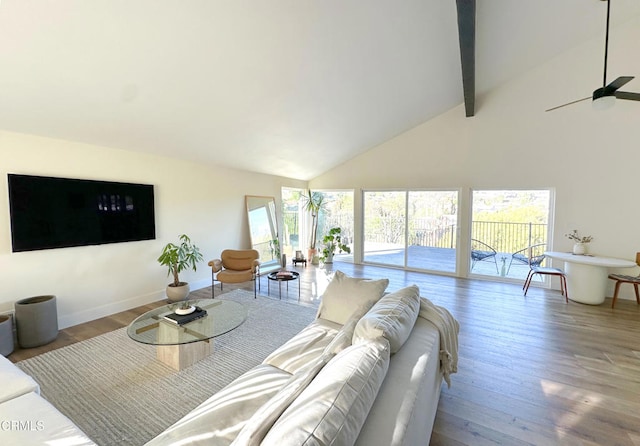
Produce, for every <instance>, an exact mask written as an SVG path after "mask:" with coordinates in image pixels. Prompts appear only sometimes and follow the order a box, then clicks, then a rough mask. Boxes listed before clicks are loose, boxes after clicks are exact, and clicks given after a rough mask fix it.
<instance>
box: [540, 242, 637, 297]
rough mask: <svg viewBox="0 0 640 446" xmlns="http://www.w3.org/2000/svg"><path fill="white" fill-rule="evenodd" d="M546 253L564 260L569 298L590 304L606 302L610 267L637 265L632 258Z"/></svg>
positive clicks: (550, 256)
mask: <svg viewBox="0 0 640 446" xmlns="http://www.w3.org/2000/svg"><path fill="white" fill-rule="evenodd" d="M544 255H546V256H547V257H549V258H552V259H557V260H562V261H563V262H564V272H565V275H566V276H567V289H568V294H569V299H571V300H573V301H574V302H580V303H583V304H589V305H600V304H601V303H603V302H604V298H605V294H606V290H607V277H608V276H609V268H633V267H635V266H637V265H636V263H635V262H633V261H631V260H624V259H616V258H613V257H602V256H594V255H577V254H572V253H570V252H557V251H547V252H545V253H544Z"/></svg>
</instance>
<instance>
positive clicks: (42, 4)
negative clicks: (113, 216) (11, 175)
mask: <svg viewBox="0 0 640 446" xmlns="http://www.w3.org/2000/svg"><path fill="white" fill-rule="evenodd" d="M605 13H606V3H605V2H602V1H598V0H561V1H560V0H534V1H514V0H478V2H477V25H476V26H477V47H476V92H477V97H478V101H477V102H476V114H480V113H482V96H483V94H486V93H487V92H488V91H489V90H490V89H491V88H493V87H495V86H497V85H499V84H501V83H503V82H505V81H507V80H509V79H510V78H513V77H514V76H517V75H518V74H520V73H523V72H525V71H526V70H528V69H530V68H532V67H535V66H536V65H539V64H541V63H543V62H544V61H546V60H549V59H551V58H552V57H554V56H556V55H558V54H560V53H561V52H563V51H565V50H567V49H569V48H571V47H574V46H576V45H578V44H580V43H581V42H583V41H585V40H589V39H593V38H600V37H601V38H602V39H603V41H604V21H605ZM638 15H640V1H639V0H612V25H614V26H615V25H616V23H620V22H623V21H625V20H627V19H629V18H632V17H637V16H638ZM639 50H640V48H639ZM561 75H562V74H561V73H560V74H559V76H561ZM461 79H462V77H461V72H460V52H459V48H458V34H457V22H456V4H455V0H401V1H397V0H366V1H365V0H268V1H264V0H253V1H249V0H225V1H221V0H0V129H2V130H8V131H14V132H22V133H29V134H34V135H41V136H47V137H53V138H61V139H66V140H72V141H79V142H85V143H90V144H95V145H101V146H108V147H114V148H120V149H125V150H134V151H141V152H150V153H155V154H159V155H167V156H172V157H175V156H178V157H181V158H184V159H190V160H195V161H201V162H206V163H216V164H221V165H226V166H230V167H234V168H239V169H246V170H251V171H256V172H263V173H269V174H275V175H282V176H287V177H292V178H298V179H303V180H306V179H311V178H313V177H315V176H317V175H319V174H321V173H323V172H325V171H327V170H328V169H331V168H332V167H334V166H336V165H338V164H340V163H342V162H344V161H346V160H348V159H350V158H353V157H354V156H356V155H357V154H359V153H362V152H363V151H366V150H368V149H370V148H372V147H374V146H376V145H378V144H380V143H382V142H384V141H386V140H388V139H390V138H392V137H393V136H395V135H397V134H399V133H402V132H404V131H406V130H408V129H410V128H412V127H414V126H416V125H418V124H419V123H421V122H424V121H426V120H428V119H431V118H433V117H435V116H437V115H439V114H441V113H443V112H444V111H447V110H449V109H451V108H453V107H455V106H457V105H459V104H461V103H462V80H461ZM460 113H464V111H462V110H461V112H460ZM469 119H473V118H469Z"/></svg>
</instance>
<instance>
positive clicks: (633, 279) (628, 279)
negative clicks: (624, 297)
mask: <svg viewBox="0 0 640 446" xmlns="http://www.w3.org/2000/svg"><path fill="white" fill-rule="evenodd" d="M636 263H637V264H638V266H640V252H638V253H636ZM609 279H612V280H615V281H616V288H615V291H614V292H613V300H612V301H611V308H613V306H614V305H615V304H616V300H617V299H618V291H620V285H622V284H623V283H631V284H633V288H634V289H635V291H636V302H638V304H640V292H638V285H640V275H638V276H625V275H623V274H609Z"/></svg>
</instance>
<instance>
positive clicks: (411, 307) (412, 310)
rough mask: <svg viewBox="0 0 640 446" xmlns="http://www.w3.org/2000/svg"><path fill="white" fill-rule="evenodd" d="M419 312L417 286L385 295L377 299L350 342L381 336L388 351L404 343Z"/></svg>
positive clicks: (396, 348) (398, 348) (418, 290)
mask: <svg viewBox="0 0 640 446" xmlns="http://www.w3.org/2000/svg"><path fill="white" fill-rule="evenodd" d="M419 312H420V289H419V288H418V287H417V286H416V285H411V286H408V287H406V288H402V289H400V290H398V291H395V292H393V293H389V294H386V295H385V296H383V297H382V298H381V299H380V300H379V301H378V302H376V303H375V304H374V305H373V307H372V308H371V310H369V312H368V313H367V314H365V315H364V316H363V317H362V319H360V321H359V322H358V325H357V326H356V329H355V332H354V335H353V343H354V344H356V343H358V342H360V341H361V340H370V339H375V338H377V337H380V336H382V337H384V338H385V339H387V340H388V341H389V345H390V346H391V353H392V354H393V353H396V352H397V351H398V350H400V348H401V347H402V345H403V344H404V343H405V341H406V340H407V338H408V337H409V335H410V334H411V330H412V329H413V326H414V324H415V323H416V319H417V318H418V313H419Z"/></svg>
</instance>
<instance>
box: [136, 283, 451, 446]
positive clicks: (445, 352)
mask: <svg viewBox="0 0 640 446" xmlns="http://www.w3.org/2000/svg"><path fill="white" fill-rule="evenodd" d="M387 284H388V280H386V279H382V280H363V279H354V278H350V277H348V276H346V275H344V274H342V273H341V272H340V271H337V272H336V274H335V276H334V279H333V280H332V282H331V283H330V284H329V286H328V287H327V290H326V292H325V294H324V296H323V299H322V303H321V305H320V308H319V311H318V317H317V319H316V320H314V321H313V322H312V323H311V324H309V325H308V326H307V327H306V328H304V329H303V330H302V331H301V332H299V333H298V334H297V335H296V336H294V337H293V338H292V339H290V340H289V341H288V342H286V343H285V344H284V345H282V346H281V347H280V348H278V349H277V350H276V351H274V352H273V353H272V354H271V355H269V356H268V357H267V358H266V359H265V360H264V362H263V363H262V364H261V365H259V366H257V367H255V368H253V369H251V370H249V371H248V372H247V373H245V374H243V375H242V376H240V377H239V378H237V379H236V380H235V381H233V382H232V383H231V384H229V385H228V386H227V387H225V388H224V389H222V390H221V391H220V392H218V393H216V394H215V395H213V396H212V397H211V398H209V399H208V400H207V401H205V402H204V403H202V404H201V405H200V406H198V407H197V408H196V409H194V410H193V411H192V412H190V413H189V414H187V415H186V416H185V417H183V418H182V419H181V420H179V421H178V422H176V423H175V424H174V425H173V426H171V427H169V428H168V429H167V430H165V431H164V432H163V433H161V434H160V435H159V436H157V437H156V438H154V439H153V440H151V441H150V442H149V443H147V446H160V445H178V444H179V445H214V446H217V445H233V446H247V445H263V446H302V445H308V446H310V445H335V446H346V445H354V444H356V445H361V446H394V445H406V446H409V445H411V446H414V445H427V444H428V443H429V439H430V437H431V430H432V428H433V422H434V419H435V414H436V410H437V406H438V400H439V397H440V389H441V384H442V380H443V378H444V379H445V380H446V381H447V382H449V375H450V374H451V373H455V371H456V366H457V335H458V328H459V327H458V323H457V321H456V320H455V319H454V318H453V317H451V315H450V313H449V312H448V311H447V310H445V309H443V308H441V307H437V306H435V305H433V304H432V303H431V302H429V301H428V300H427V299H425V298H421V297H420V296H419V290H418V287H417V286H415V285H414V286H410V287H407V288H404V289H402V290H399V291H397V292H394V293H390V294H386V295H384V290H385V289H386V286H387Z"/></svg>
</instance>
